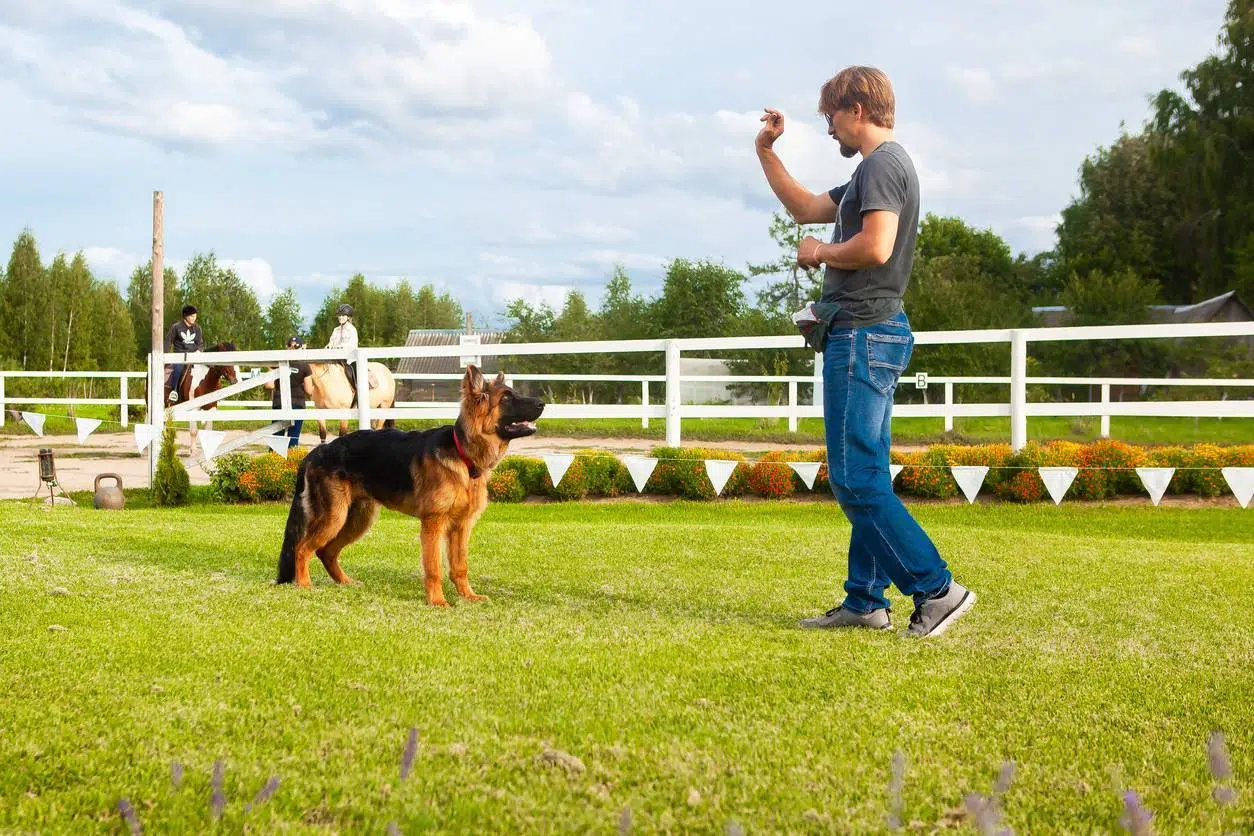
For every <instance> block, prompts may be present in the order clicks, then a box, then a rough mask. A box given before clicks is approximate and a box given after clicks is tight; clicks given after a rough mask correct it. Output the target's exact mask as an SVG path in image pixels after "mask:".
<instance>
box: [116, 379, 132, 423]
mask: <svg viewBox="0 0 1254 836" xmlns="http://www.w3.org/2000/svg"><path fill="white" fill-rule="evenodd" d="M128 397H129V395H128V394H127V391H126V374H125V373H123V374H120V375H118V402H119V405H120V407H121V408H120V409H119V410H118V412H119V413H120V414H121V416H122V426H123V427H125V426H126V425H127V424H128V423H129V420H130V411H131V410H130V407H129V405H128V404H127V403H126V401H127V398H128Z"/></svg>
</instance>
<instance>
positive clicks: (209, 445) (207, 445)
mask: <svg viewBox="0 0 1254 836" xmlns="http://www.w3.org/2000/svg"><path fill="white" fill-rule="evenodd" d="M197 435H199V436H200V447H201V449H202V450H204V451H205V458H206V459H212V458H213V456H214V454H215V453H217V452H218V446H219V445H221V444H222V439H224V438H226V433H225V432H223V431H222V430H201V431H200V432H199V433H197Z"/></svg>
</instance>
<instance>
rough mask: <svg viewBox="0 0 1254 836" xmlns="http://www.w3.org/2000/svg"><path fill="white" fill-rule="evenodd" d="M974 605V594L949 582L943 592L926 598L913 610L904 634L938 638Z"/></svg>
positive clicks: (954, 582)
mask: <svg viewBox="0 0 1254 836" xmlns="http://www.w3.org/2000/svg"><path fill="white" fill-rule="evenodd" d="M974 603H975V593H974V592H972V591H971V590H969V589H967V588H966V587H965V586H963V585H962V584H960V583H958V582H957V581H950V582H949V587H948V588H947V589H946V590H945V591H944V592H942V593H940V594H939V595H937V596H935V597H932V598H928V599H927V600H926V601H924V602H923V603H921V604H919V605H917V606H916V607H915V608H914V613H913V614H912V615H911V616H910V626H909V628H907V630H906V632H907V633H908V634H909V635H911V636H919V637H926V636H939V635H940V634H941V633H943V632H945V631H946V630H948V629H949V625H951V624H953V623H954V622H955V621H957V620H958V619H959V618H960V617H961V616H962V614H963V613H965V612H966V611H967V610H969V609H971V605H972V604H974Z"/></svg>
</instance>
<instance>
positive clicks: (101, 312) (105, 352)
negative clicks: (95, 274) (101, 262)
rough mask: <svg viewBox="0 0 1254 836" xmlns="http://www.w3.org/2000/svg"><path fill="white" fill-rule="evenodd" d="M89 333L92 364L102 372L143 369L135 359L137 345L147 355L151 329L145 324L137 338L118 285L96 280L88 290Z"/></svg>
mask: <svg viewBox="0 0 1254 836" xmlns="http://www.w3.org/2000/svg"><path fill="white" fill-rule="evenodd" d="M90 305H91V316H90V323H91V325H90V328H91V330H90V332H89V339H90V342H91V347H92V357H93V364H94V365H95V367H96V368H97V369H100V370H102V371H120V370H125V369H139V368H143V361H142V360H138V359H137V357H138V356H139V354H140V352H139V351H137V348H136V344H137V343H138V344H139V345H141V346H143V352H142V354H143V356H144V357H147V355H148V350H149V349H150V348H151V345H150V342H151V340H150V334H151V331H152V328H151V325H150V323H145V325H144V331H143V338H142V339H136V334H135V328H134V326H133V325H132V322H133V319H132V316H131V311H130V309H129V306H128V305H127V304H126V302H125V301H124V300H123V299H122V294H120V293H119V292H118V289H117V286H116V285H114V284H113V282H110V281H95V282H93V284H92V289H91V293H90Z"/></svg>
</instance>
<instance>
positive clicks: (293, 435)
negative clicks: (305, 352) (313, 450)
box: [265, 336, 313, 450]
mask: <svg viewBox="0 0 1254 836" xmlns="http://www.w3.org/2000/svg"><path fill="white" fill-rule="evenodd" d="M304 347H305V341H304V340H303V339H301V338H300V337H298V336H293V337H288V340H287V349H288V351H295V350H297V349H301V348H304ZM287 370H288V372H290V373H291V381H292V409H304V408H305V378H307V377H309V375H311V374H313V370H312V369H310V368H309V364H308V363H295V364H292V365H290V366H288V367H287ZM265 387H266V388H267V389H273V390H274V395H273V396H272V397H271V398H270V406H271V408H273V409H282V408H283V403H282V400H283V398H282V392H281V391H280V389H279V386H278V384H277V383H275V382H273V381H271V382H269V383H266V384H265ZM304 423H305V422H304V419H296V420H293V421H292V423H291V425H290V426H289V427H288V428H287V438H288V441H287V449H289V450H291V449H292V448H293V447H295V446H296V445H297V444H298V443H300V428H301V425H302V424H304Z"/></svg>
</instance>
